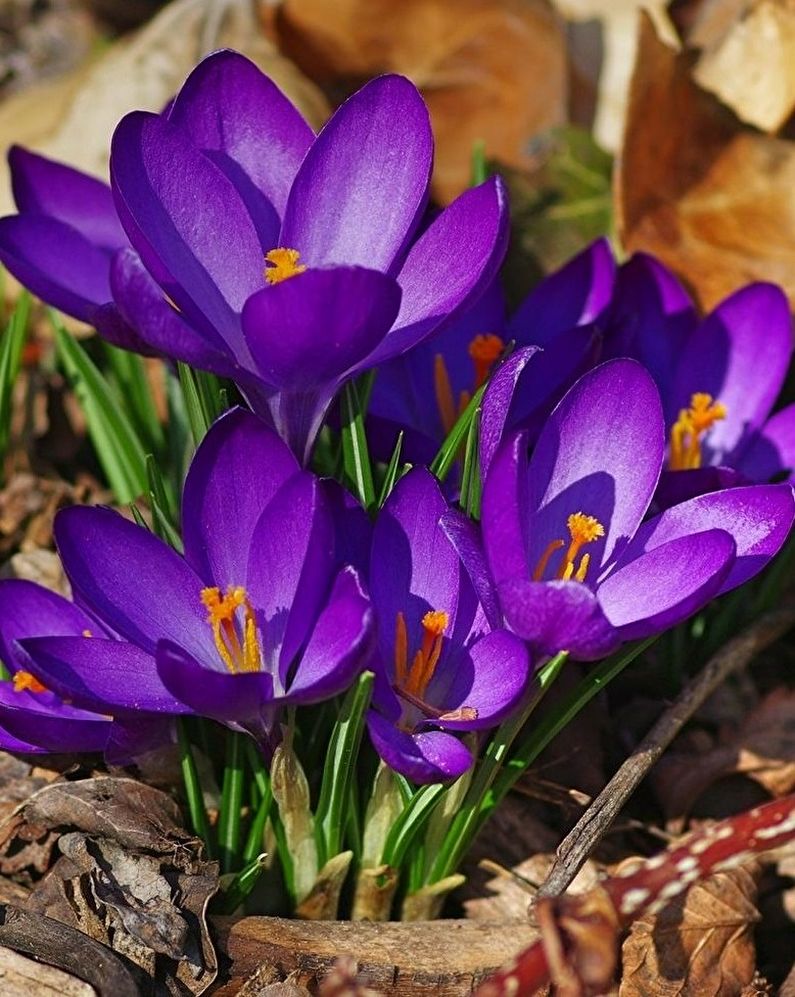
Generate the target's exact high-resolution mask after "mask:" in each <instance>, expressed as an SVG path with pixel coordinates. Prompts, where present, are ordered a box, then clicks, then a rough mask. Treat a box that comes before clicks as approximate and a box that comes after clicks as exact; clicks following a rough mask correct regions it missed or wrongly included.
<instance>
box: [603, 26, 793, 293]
mask: <svg viewBox="0 0 795 997" xmlns="http://www.w3.org/2000/svg"><path fill="white" fill-rule="evenodd" d="M691 70H692V57H691V56H689V55H687V54H681V53H677V52H675V51H673V50H672V49H670V48H668V47H667V46H666V45H665V44H663V43H662V42H661V41H660V40H659V39H658V38H657V36H656V34H655V31H654V28H653V27H652V25H651V24H650V22H649V21H648V20H647V19H644V20H643V22H642V26H641V33H640V44H639V49H638V57H637V61H636V63H635V70H634V73H633V77H632V85H631V90H630V99H629V106H628V111H627V122H626V130H625V134H624V142H623V146H622V151H621V157H620V164H619V169H618V170H617V174H616V187H615V193H616V213H617V222H618V229H619V233H620V236H621V240H622V242H623V244H624V247H625V248H626V249H627V250H628V251H633V250H646V251H648V252H652V253H655V254H656V255H657V256H659V257H660V258H661V259H662V261H663V262H664V263H665V264H667V265H668V266H670V267H671V268H672V269H673V270H674V271H675V272H677V273H678V274H679V275H680V276H681V277H682V278H683V280H685V281H686V282H687V283H688V284H689V285H690V286H691V287H692V289H693V291H694V292H695V294H696V296H697V297H698V299H699V301H700V303H701V305H702V306H703V307H704V308H711V307H712V306H714V305H715V304H716V303H717V302H718V301H720V300H721V299H722V298H723V297H725V296H726V295H727V294H729V293H730V292H731V291H733V290H735V289H736V288H738V287H740V286H742V285H744V284H747V283H749V282H750V281H753V280H770V281H774V282H776V283H779V284H781V285H782V286H783V287H784V289H785V290H786V291H787V293H788V294H789V297H790V300H791V301H792V302H793V303H795V199H793V197H792V190H793V188H794V187H795V144H793V143H792V142H789V141H786V140H784V139H779V138H773V137H770V136H768V135H760V134H759V133H758V132H757V131H755V130H754V129H752V128H750V127H748V126H746V125H744V124H742V123H741V122H740V121H739V120H738V119H737V118H736V116H735V115H733V114H732V113H731V111H729V110H728V109H727V108H726V107H724V106H723V105H722V104H721V103H720V102H719V101H718V100H717V98H715V97H714V96H713V95H712V94H709V93H706V92H705V91H703V90H702V89H700V87H698V85H697V84H696V83H695V82H694V81H693V79H692V74H691Z"/></svg>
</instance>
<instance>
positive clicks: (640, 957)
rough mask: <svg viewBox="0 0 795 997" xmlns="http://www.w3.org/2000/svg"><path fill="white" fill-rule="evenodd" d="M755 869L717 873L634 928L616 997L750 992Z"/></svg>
mask: <svg viewBox="0 0 795 997" xmlns="http://www.w3.org/2000/svg"><path fill="white" fill-rule="evenodd" d="M759 868H760V867H759V865H758V863H756V862H750V863H747V864H746V865H743V866H740V867H739V868H736V869H730V870H728V871H726V872H719V873H717V874H716V875H714V876H711V877H710V878H709V879H707V880H704V881H703V882H700V883H696V884H694V885H693V886H692V887H691V888H690V890H689V891H688V892H687V893H686V894H685V895H684V896H680V897H679V898H677V899H675V900H673V901H672V902H671V903H670V904H668V905H667V906H665V907H663V909H662V910H661V911H660V912H659V913H658V914H656V915H651V914H648V913H647V914H644V915H643V916H642V917H640V918H639V919H638V920H637V921H635V922H634V923H633V925H632V929H631V931H630V934H629V937H628V938H627V939H626V941H625V942H624V944H623V946H622V950H621V954H622V961H623V976H622V980H621V986H620V988H619V997H651V995H654V997H658V995H659V997H668V995H670V997H674V995H676V997H736V995H737V994H738V993H739V992H740V990H742V989H743V988H744V987H746V986H750V985H751V983H752V982H753V980H754V974H755V966H756V950H755V947H754V940H753V925H754V924H755V922H756V921H758V920H759V914H758V912H757V909H756V906H755V900H756V892H757V889H756V888H757V879H758V876H759Z"/></svg>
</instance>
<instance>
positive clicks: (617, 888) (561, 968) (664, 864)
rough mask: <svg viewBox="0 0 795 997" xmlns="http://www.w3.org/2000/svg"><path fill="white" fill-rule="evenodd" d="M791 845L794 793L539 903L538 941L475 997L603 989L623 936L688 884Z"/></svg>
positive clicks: (524, 996)
mask: <svg viewBox="0 0 795 997" xmlns="http://www.w3.org/2000/svg"><path fill="white" fill-rule="evenodd" d="M792 841H795V794H793V795H792V796H786V797H784V798H783V799H781V800H775V801H773V802H772V803H766V804H764V805H763V806H760V807H755V808H754V809H753V810H750V811H748V813H744V814H739V815H738V816H736V817H732V818H730V819H729V820H724V821H720V822H719V823H716V824H712V825H711V826H709V827H707V828H705V829H704V830H702V831H698V832H696V833H694V834H692V835H690V836H689V837H688V838H687V839H686V840H685V841H684V843H683V844H681V845H678V846H677V847H676V848H672V849H669V850H668V851H666V852H662V853H661V854H660V855H655V856H654V857H653V858H651V859H646V860H645V861H642V860H638V863H637V864H636V865H632V866H629V867H627V868H626V869H624V870H622V873H621V875H620V876H613V877H610V878H608V879H606V880H605V881H604V882H603V883H602V884H601V885H600V886H598V887H597V888H596V889H595V890H591V891H590V892H589V893H586V894H583V895H581V896H562V897H550V898H546V897H545V898H541V899H539V900H538V901H537V904H536V907H535V912H536V917H537V919H538V927H539V931H540V933H541V938H540V939H539V940H538V941H537V942H536V943H535V944H533V945H531V946H530V948H528V949H525V951H524V952H522V953H520V954H519V955H518V956H517V957H516V959H514V960H513V962H512V963H511V964H510V965H508V966H506V967H505V968H503V969H502V970H500V971H499V972H498V973H496V974H495V975H494V976H492V977H491V978H490V979H488V980H487V981H486V982H485V983H483V984H482V986H481V987H480V988H479V989H478V990H477V992H476V997H529V995H531V994H534V993H535V992H536V991H537V990H539V989H540V988H541V987H543V986H544V985H545V984H547V983H548V982H550V980H551V981H552V982H553V983H554V984H555V985H556V986H557V988H558V992H559V993H560V994H566V995H580V994H587V993H591V992H599V991H601V990H604V989H606V988H607V986H608V985H609V984H610V982H611V980H612V978H613V975H614V973H615V968H616V964H617V961H618V943H619V935H620V933H621V931H622V930H623V929H624V928H626V927H627V926H628V925H629V924H631V923H632V921H634V920H635V919H636V918H637V917H639V916H640V915H641V914H643V913H647V912H649V913H656V912H657V911H658V910H660V909H661V908H662V907H664V906H665V904H667V903H668V902H669V901H670V900H672V899H673V898H674V897H677V896H679V895H680V894H682V893H684V892H685V890H687V889H688V888H689V887H690V886H691V884H692V883H694V882H696V880H698V879H704V878H705V877H707V876H710V875H712V874H713V873H715V872H719V871H721V870H724V869H731V868H733V867H734V866H737V865H740V864H742V863H743V862H745V861H746V860H747V859H749V858H751V857H752V856H758V855H759V854H760V853H763V852H767V851H771V850H772V849H775V848H780V847H781V846H782V845H786V844H789V843H790V842H792Z"/></svg>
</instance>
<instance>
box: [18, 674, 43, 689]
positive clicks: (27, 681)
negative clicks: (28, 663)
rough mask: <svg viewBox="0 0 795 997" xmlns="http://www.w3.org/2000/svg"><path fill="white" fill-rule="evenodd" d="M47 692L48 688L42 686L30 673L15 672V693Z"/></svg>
mask: <svg viewBox="0 0 795 997" xmlns="http://www.w3.org/2000/svg"><path fill="white" fill-rule="evenodd" d="M25 691H27V692H47V686H46V685H42V684H41V682H39V680H38V679H37V678H36V676H35V675H31V674H30V672H14V692H25Z"/></svg>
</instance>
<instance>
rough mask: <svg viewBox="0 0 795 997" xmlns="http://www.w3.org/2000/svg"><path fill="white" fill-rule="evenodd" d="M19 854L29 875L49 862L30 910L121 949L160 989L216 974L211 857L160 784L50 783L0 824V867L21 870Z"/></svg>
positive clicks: (185, 987)
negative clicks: (209, 910)
mask: <svg viewBox="0 0 795 997" xmlns="http://www.w3.org/2000/svg"><path fill="white" fill-rule="evenodd" d="M34 846H35V847H34ZM56 846H57V852H56ZM58 852H60V857H59V858H57V860H56V861H55V863H54V865H53V864H51V862H52V860H53V859H55V858H56V855H57V853H58ZM23 860H27V870H28V871H29V873H30V874H34V873H41V872H43V871H44V870H46V869H48V871H47V873H46V875H45V876H44V878H43V879H42V880H41V881H40V882H38V883H37V884H36V886H35V888H34V890H33V892H32V893H31V895H30V898H29V899H28V901H27V904H26V909H27V910H29V911H33V912H36V913H40V914H45V915H46V916H48V917H51V918H54V919H55V920H58V921H61V922H62V923H64V924H66V925H68V926H70V927H73V928H77V929H79V930H81V931H83V932H84V933H85V934H87V935H88V936H89V937H90V938H93V939H95V940H97V941H99V942H102V943H103V944H105V945H108V946H109V947H111V948H113V949H114V950H115V951H117V952H119V953H120V954H122V955H124V956H126V957H127V958H128V959H129V960H130V961H131V962H133V963H134V964H135V965H137V966H139V967H140V968H141V969H142V970H143V971H144V972H145V973H146V974H148V975H149V976H150V977H151V978H152V979H153V980H155V983H156V992H158V993H170V994H175V995H177V994H184V993H186V992H189V993H193V994H201V993H203V992H204V991H205V990H206V989H207V987H208V986H209V985H210V984H211V983H212V981H213V980H214V978H215V974H216V970H217V963H216V958H215V951H214V949H213V946H212V943H211V941H210V937H209V932H208V929H207V923H206V909H207V905H208V903H209V901H210V899H211V897H212V896H213V895H214V894H215V892H216V890H217V888H218V870H217V866H216V865H215V863H208V862H206V861H204V860H203V858H202V855H201V845H200V843H199V842H198V841H197V840H196V839H195V838H193V837H191V836H190V835H189V834H188V833H187V832H186V831H185V830H184V828H183V827H182V822H181V815H180V813H179V810H178V808H177V806H176V804H175V803H174V802H173V801H172V800H171V799H170V797H168V796H167V795H166V794H165V793H162V792H160V791H159V790H156V789H153V788H152V787H150V786H146V785H144V784H143V783H139V782H136V781H135V780H132V779H117V778H112V777H99V778H94V779H84V780H80V781H77V782H57V783H53V784H52V785H50V786H47V787H45V788H44V789H42V790H40V791H39V792H37V793H35V794H34V795H33V796H32V797H31V798H30V799H29V800H27V801H26V802H25V803H23V804H22V805H21V806H20V807H18V808H17V810H16V811H15V812H14V813H13V814H12V815H10V817H8V818H7V819H6V820H5V821H4V822H3V824H2V825H0V870H2V871H7V870H13V871H15V872H17V873H18V874H20V873H24V872H25V871H26V869H25V868H22V867H21V863H22V861H23ZM31 867H32V868H31Z"/></svg>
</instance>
